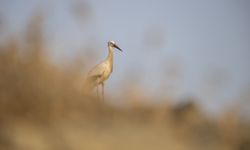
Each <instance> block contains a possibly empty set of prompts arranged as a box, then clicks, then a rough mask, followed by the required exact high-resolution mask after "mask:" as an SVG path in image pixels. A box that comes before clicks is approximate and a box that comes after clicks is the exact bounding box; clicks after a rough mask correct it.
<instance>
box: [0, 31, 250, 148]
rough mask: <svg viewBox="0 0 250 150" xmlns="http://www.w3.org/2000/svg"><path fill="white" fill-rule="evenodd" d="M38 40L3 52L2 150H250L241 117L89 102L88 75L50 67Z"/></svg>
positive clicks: (0, 67)
mask: <svg viewBox="0 0 250 150" xmlns="http://www.w3.org/2000/svg"><path fill="white" fill-rule="evenodd" d="M33 36H35V37H32V38H31V39H36V40H34V41H29V42H30V43H31V45H33V46H31V48H30V49H29V50H28V51H27V52H25V53H20V49H23V47H21V46H20V45H18V43H17V42H16V41H14V40H12V41H10V43H9V44H6V45H7V46H5V47H2V48H1V49H0V149H3V150H14V149H17V150H21V149H25V150H26V149H38V150H39V149H41V150H55V149H58V150H59V149H60V150H63V149H67V150H70V149H72V150H78V149H90V150H91V149H93V150H95V149H102V150H105V149H108V150H112V149H114V150H117V149H121V150H122V149H124V150H125V149H143V150H147V149H150V150H151V149H157V150H161V149H162V150H165V149H172V150H189V149H190V150H191V149H192V150H194V149H197V150H198V149H199V150H200V149H212V150H216V149H217V150H235V149H238V150H247V149H250V133H249V131H250V126H249V123H247V122H243V121H242V120H240V118H239V117H237V115H235V114H229V115H228V114H225V115H222V117H218V120H211V119H209V118H207V117H206V116H205V115H204V114H203V113H202V112H201V111H200V110H199V107H198V106H196V104H195V103H192V102H188V103H186V104H183V105H178V106H173V105H171V104H165V105H161V106H158V107H150V106H148V105H145V104H143V103H140V102H138V103H129V104H127V105H128V106H127V107H126V108H119V107H114V106H110V105H109V104H107V103H105V102H102V101H99V100H98V99H96V98H95V97H91V96H86V95H84V94H83V92H82V86H83V84H82V81H83V77H81V76H80V75H81V74H80V72H79V71H78V70H74V69H67V68H65V69H60V68H57V67H55V66H54V65H53V64H51V63H49V61H48V60H47V59H46V57H45V56H44V55H43V54H42V44H41V42H39V40H38V39H39V38H36V35H33ZM132 86H133V85H131V87H132ZM126 88H127V87H126ZM140 94H143V93H140ZM141 97H145V96H143V95H141ZM137 98H138V96H136V97H133V96H131V95H129V93H128V95H127V96H126V97H123V99H125V100H127V101H129V102H133V101H136V99H137Z"/></svg>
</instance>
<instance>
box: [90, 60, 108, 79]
mask: <svg viewBox="0 0 250 150" xmlns="http://www.w3.org/2000/svg"><path fill="white" fill-rule="evenodd" d="M105 69H106V63H100V64H98V65H96V66H95V67H94V68H93V69H92V70H90V71H89V73H88V77H94V76H97V77H98V76H101V75H102V74H103V73H104V71H105Z"/></svg>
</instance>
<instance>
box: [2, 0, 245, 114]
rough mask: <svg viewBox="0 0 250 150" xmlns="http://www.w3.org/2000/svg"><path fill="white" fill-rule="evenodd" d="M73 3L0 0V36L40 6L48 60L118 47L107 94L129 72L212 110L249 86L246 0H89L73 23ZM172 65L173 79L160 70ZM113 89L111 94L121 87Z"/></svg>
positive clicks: (102, 53) (19, 27)
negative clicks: (110, 43) (175, 72)
mask: <svg viewBox="0 0 250 150" xmlns="http://www.w3.org/2000/svg"><path fill="white" fill-rule="evenodd" d="M74 1H75V2H76V1H77V0H72V1H70V0H53V1H50V0H45V1H38V0H33V1H32V0H12V1H8V0H3V1H1V2H0V16H3V18H5V20H7V21H6V23H4V24H3V25H2V26H3V27H4V30H3V31H1V30H0V32H1V36H0V37H1V39H0V40H1V42H2V43H3V41H4V39H6V37H8V36H10V35H11V36H13V35H19V33H20V32H23V29H24V24H25V23H27V16H29V15H31V14H32V13H34V10H36V9H41V10H45V11H46V16H47V19H46V21H45V27H46V28H45V35H46V42H47V44H48V49H49V50H50V51H51V56H52V58H53V59H54V58H56V59H57V60H58V58H59V60H60V58H64V59H61V60H63V61H65V60H67V59H72V58H74V56H75V55H77V53H78V52H79V50H81V48H82V46H84V45H91V44H94V45H93V46H92V47H94V48H96V49H95V52H96V53H99V55H98V60H97V61H96V62H95V61H93V62H91V63H92V64H93V65H94V64H95V63H98V62H100V60H102V59H103V58H105V57H106V55H107V51H106V42H107V41H108V40H109V39H113V40H115V41H116V42H117V44H118V45H119V46H120V47H121V48H122V49H123V50H124V52H123V53H119V52H116V53H115V66H114V73H113V74H112V78H111V79H110V80H109V81H108V84H107V92H108V93H109V94H111V91H113V90H114V89H119V86H121V84H122V83H123V81H124V80H126V79H130V78H131V77H133V76H136V75H134V71H135V72H136V73H138V75H139V79H140V83H141V85H142V86H144V87H147V88H146V89H145V91H147V93H149V94H151V95H156V94H159V93H169V91H168V89H166V91H165V90H164V92H162V91H160V90H159V89H162V87H164V88H165V87H166V86H167V85H169V84H170V85H173V87H174V89H175V90H174V91H175V94H176V96H177V97H178V98H180V99H181V98H182V97H185V96H194V97H198V98H199V103H200V104H201V105H202V106H204V108H205V109H206V110H209V111H215V112H217V111H219V110H220V109H223V108H225V106H230V105H233V104H236V103H237V101H239V99H238V96H239V94H240V92H241V91H242V89H243V88H247V87H249V85H250V78H249V77H250V69H249V64H250V60H249V56H250V28H249V27H250V17H249V16H250V1H248V0H189V1H186V0H155V1H149V0H148V1H121V0H106V1H98V0H92V1H87V2H86V4H87V5H86V6H85V7H86V9H88V10H89V14H90V16H89V17H87V18H85V19H84V20H81V21H79V20H77V19H76V18H75V17H72V12H71V11H70V10H72V4H73V2H74ZM78 1H81V0H78ZM151 36H154V37H153V38H152V37H151ZM157 38H159V40H158V41H156V42H155V41H152V43H151V42H150V41H151V40H152V39H156V40H157ZM65 58H66V59H65ZM176 63H177V66H179V67H180V71H179V76H178V78H177V80H176V81H173V79H172V78H169V77H168V76H167V75H168V74H166V70H167V69H171V65H176ZM89 67H90V66H89ZM216 73H220V74H221V76H220V77H218V82H216V83H211V85H214V84H215V85H216V86H215V87H212V86H211V85H209V84H208V83H210V82H213V79H214V76H215V74H216ZM165 76H166V77H165ZM169 80H171V81H169ZM210 80H212V81H210ZM214 80H217V78H216V76H215V79H214ZM131 82H134V81H131ZM204 91H206V92H204ZM208 91H210V92H208ZM115 92H116V96H117V97H119V95H120V94H121V92H122V91H119V90H115ZM171 92H172V91H171Z"/></svg>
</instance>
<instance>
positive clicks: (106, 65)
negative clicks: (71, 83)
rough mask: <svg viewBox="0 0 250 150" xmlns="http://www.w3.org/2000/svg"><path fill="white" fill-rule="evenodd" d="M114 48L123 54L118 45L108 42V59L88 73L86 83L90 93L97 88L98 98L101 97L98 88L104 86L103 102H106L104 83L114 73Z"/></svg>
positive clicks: (111, 41)
mask: <svg viewBox="0 0 250 150" xmlns="http://www.w3.org/2000/svg"><path fill="white" fill-rule="evenodd" d="M114 48H116V49H118V50H120V51H121V52H122V49H121V48H120V47H118V46H117V44H116V43H115V42H114V41H113V40H110V41H108V56H107V58H106V59H105V60H104V61H102V62H101V63H99V64H98V65H96V66H95V67H94V68H93V69H91V70H90V71H89V72H88V75H87V78H86V81H85V85H86V86H87V91H88V92H89V91H91V90H92V89H93V88H95V87H96V92H97V97H99V92H98V86H99V85H101V86H102V100H104V83H105V81H106V80H107V79H108V78H109V77H110V75H111V73H112V72H113V52H114Z"/></svg>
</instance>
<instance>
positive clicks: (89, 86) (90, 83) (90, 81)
mask: <svg viewBox="0 0 250 150" xmlns="http://www.w3.org/2000/svg"><path fill="white" fill-rule="evenodd" d="M95 81H96V77H95V76H90V77H88V78H87V79H86V80H85V82H84V93H85V94H90V92H91V91H92V90H93V89H94V87H95V86H96V85H95Z"/></svg>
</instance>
